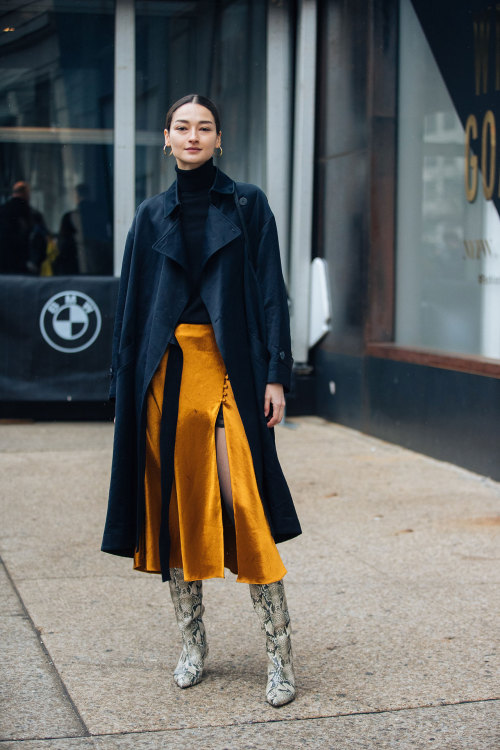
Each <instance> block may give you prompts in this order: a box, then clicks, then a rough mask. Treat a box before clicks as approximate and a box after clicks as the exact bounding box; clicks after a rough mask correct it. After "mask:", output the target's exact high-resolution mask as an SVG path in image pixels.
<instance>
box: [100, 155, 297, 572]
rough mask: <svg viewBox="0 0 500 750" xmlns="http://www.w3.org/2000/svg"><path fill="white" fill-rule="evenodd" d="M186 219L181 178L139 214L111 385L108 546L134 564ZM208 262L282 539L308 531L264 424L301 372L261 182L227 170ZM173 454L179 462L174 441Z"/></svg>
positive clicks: (237, 387) (123, 285)
mask: <svg viewBox="0 0 500 750" xmlns="http://www.w3.org/2000/svg"><path fill="white" fill-rule="evenodd" d="M236 202H238V205H237V203H236ZM179 214H180V203H179V195H178V191H177V182H174V183H173V184H172V185H171V186H170V188H169V189H168V190H167V191H166V192H165V193H161V194H160V195H156V196H154V197H153V198H150V199H148V200H146V201H144V203H142V204H141V205H140V206H139V208H138V209H137V212H136V215H135V218H134V221H133V223H132V226H131V229H130V231H129V234H128V237H127V243H126V247H125V253H124V259H123V267H122V274H121V280H120V290H119V294H118V304H117V311H116V317H115V330H114V336H113V358H112V368H111V388H110V397H111V398H115V399H116V422H115V434H114V446H113V461H112V468H111V483H110V491H109V500H108V513H107V518H106V524H105V529H104V536H103V541H102V550H103V551H104V552H110V553H112V554H117V555H123V556H127V557H132V556H133V555H134V550H135V549H136V546H137V544H138V541H139V537H140V534H141V531H142V524H143V519H144V471H145V439H146V397H147V390H148V386H149V384H150V382H151V379H152V377H153V375H154V373H155V371H156V369H157V368H158V365H159V363H160V361H161V359H162V357H163V355H164V354H165V351H166V350H167V347H168V345H169V343H172V342H173V341H175V339H174V331H175V328H176V325H177V323H178V321H179V319H180V316H181V314H182V312H183V310H184V308H185V306H186V303H187V301H188V299H189V295H190V292H191V289H190V283H189V277H188V273H187V261H186V254H185V252H184V246H183V239H182V232H181V223H180V215H179ZM245 235H246V239H247V242H245ZM247 243H248V244H247ZM202 264H203V270H202V274H201V282H200V295H201V298H202V300H203V302H204V303H205V306H206V308H207V310H208V313H209V315H210V319H211V322H212V326H213V330H214V335H215V339H216V341H217V345H218V348H219V350H220V352H221V355H222V358H223V360H224V363H225V366H226V370H227V373H228V376H229V380H230V382H231V386H232V389H233V392H234V395H235V399H236V403H237V406H238V410H239V413H240V416H241V419H242V422H243V426H244V429H245V433H246V436H247V440H248V443H249V446H250V450H251V454H252V459H253V464H254V470H255V476H256V479H257V485H258V487H259V492H260V496H261V500H262V503H263V507H264V511H265V513H266V516H267V519H268V521H269V525H270V528H271V533H272V535H273V538H274V540H275V541H276V542H281V541H285V540H287V539H291V538H293V537H295V536H298V535H299V534H300V533H301V529H300V524H299V521H298V518H297V515H296V512H295V508H294V505H293V501H292V498H291V496H290V492H289V489H288V486H287V484H286V481H285V478H284V476H283V472H282V470H281V467H280V464H279V461H278V456H277V453H276V448H275V443H274V431H273V430H272V429H269V428H268V427H267V425H266V420H265V417H264V391H265V386H266V383H282V384H283V386H284V388H285V391H287V390H288V389H289V386H290V375H291V368H292V356H291V349H290V326H289V316H288V305H287V295H286V290H285V285H284V282H283V275H282V271H281V263H280V255H279V247H278V237H277V232H276V224H275V220H274V216H273V214H272V212H271V209H270V208H269V204H268V202H267V199H266V196H265V195H264V193H263V192H262V191H261V190H260V189H259V188H258V187H256V186H255V185H250V184H246V183H235V182H234V181H233V180H231V179H230V178H229V177H228V176H227V175H225V174H224V173H223V172H221V171H220V170H217V172H216V176H215V180H214V183H213V185H212V188H211V191H210V207H209V211H208V217H207V223H206V230H205V243H204V247H203V257H202ZM172 440H175V429H174V432H173V434H172V435H171V437H170V441H172ZM161 447H162V449H163V446H162V445H161ZM168 452H169V454H170V459H168V460H170V461H171V462H173V446H170V450H169V451H168ZM161 460H162V462H163V461H164V456H163V453H162V457H161ZM165 461H167V459H166V458H165ZM162 472H163V466H162ZM172 473H173V472H172V471H171V472H170V475H171V476H172ZM169 489H171V487H170V488H169V487H166V488H164V487H163V481H162V504H165V505H166V506H167V507H168V502H169V498H170V494H169ZM162 518H163V519H165V518H166V519H167V520H166V524H167V525H168V513H164V512H163V511H162ZM163 525H164V521H163V520H162V532H161V534H160V547H161V545H162V544H163V545H164V546H165V545H166V546H167V547H168V544H169V537H168V529H164V528H163ZM193 543H196V540H193ZM160 552H161V550H160ZM164 552H165V551H164ZM161 556H162V557H163V559H164V560H165V559H167V560H168V557H166V558H165V554H163V555H161ZM164 567H165V568H167V567H168V565H165V566H164V565H163V564H162V573H163V579H164V580H167V579H168V570H163V568H164Z"/></svg>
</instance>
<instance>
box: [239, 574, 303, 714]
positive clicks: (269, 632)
mask: <svg viewBox="0 0 500 750" xmlns="http://www.w3.org/2000/svg"><path fill="white" fill-rule="evenodd" d="M250 596H251V597H252V603H253V606H254V609H255V611H256V613H257V616H258V618H259V620H260V624H261V627H262V630H263V631H264V633H265V635H266V650H267V656H268V658H269V664H268V668H267V687H266V697H267V701H268V703H270V704H271V706H283V705H285V703H290V701H293V699H294V698H295V675H294V672H293V659H292V643H291V640H290V635H291V630H290V615H289V614H288V606H287V602H286V596H285V587H284V584H283V581H276V583H264V584H256V583H251V584H250Z"/></svg>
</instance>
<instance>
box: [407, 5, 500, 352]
mask: <svg viewBox="0 0 500 750" xmlns="http://www.w3.org/2000/svg"><path fill="white" fill-rule="evenodd" d="M400 12H401V16H400V60H399V74H400V76H399V113H398V117H399V120H398V121H399V143H398V194H397V198H398V209H397V274H396V336H395V340H396V343H398V344H401V345H404V346H412V347H423V348H426V349H436V350H440V351H443V352H448V353H463V354H470V355H483V356H486V357H491V358H500V326H499V325H498V321H499V320H500V220H499V215H498V211H497V209H496V208H495V203H494V202H493V201H492V200H491V199H489V200H487V199H486V198H485V194H484V190H483V188H482V176H481V174H480V173H479V174H478V171H477V161H479V160H477V161H476V162H474V158H475V156H476V155H475V154H474V153H473V151H472V150H471V151H470V152H469V164H468V166H467V170H468V171H467V180H465V179H464V175H465V174H466V149H465V143H466V133H465V129H464V126H463V125H462V122H461V120H460V119H459V117H458V115H457V113H456V111H455V108H454V105H453V102H452V99H451V98H450V95H449V93H448V90H447V88H446V86H445V83H444V81H443V78H442V76H441V74H440V72H439V69H438V66H437V65H436V62H435V59H434V56H433V54H432V51H431V48H430V46H429V44H428V42H427V40H426V37H425V35H424V33H423V31H422V28H421V25H420V23H419V21H418V19H417V16H416V14H415V12H414V10H413V7H412V3H411V2H410V0H401V2H400ZM471 27H472V22H471ZM478 128H479V138H481V128H483V125H482V122H481V121H480V122H479V125H478ZM483 129H484V128H483ZM469 135H471V134H470V133H469ZM477 135H478V134H477V133H476V135H475V136H474V138H477ZM486 135H488V129H487V130H486ZM493 140H494V139H493V138H492V142H493ZM475 142H477V141H475ZM491 148H494V146H493V147H491V146H490V153H491ZM479 166H481V164H479ZM474 168H475V169H476V176H477V179H478V184H479V187H478V189H477V191H476V193H475V195H474V197H473V199H472V200H471V198H472V196H471V195H469V200H468V198H467V195H466V181H468V182H469V184H470V182H471V181H473V180H474V174H473V172H474ZM497 175H498V169H497ZM495 189H496V190H497V189H498V187H497V186H496V188H495ZM493 197H495V196H493Z"/></svg>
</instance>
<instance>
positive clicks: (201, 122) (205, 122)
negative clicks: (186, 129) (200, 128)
mask: <svg viewBox="0 0 500 750" xmlns="http://www.w3.org/2000/svg"><path fill="white" fill-rule="evenodd" d="M174 122H185V123H187V124H189V123H190V120H180V119H179V120H175V121H174ZM197 124H198V125H213V124H214V123H213V122H212V120H198V121H197Z"/></svg>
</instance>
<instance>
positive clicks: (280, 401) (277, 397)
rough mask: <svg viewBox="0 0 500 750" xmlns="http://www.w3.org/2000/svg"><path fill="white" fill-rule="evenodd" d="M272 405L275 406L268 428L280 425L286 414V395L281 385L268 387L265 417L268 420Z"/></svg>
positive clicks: (273, 384)
mask: <svg viewBox="0 0 500 750" xmlns="http://www.w3.org/2000/svg"><path fill="white" fill-rule="evenodd" d="M271 404H272V405H273V414H272V417H271V419H270V420H269V422H268V423H267V426H268V427H274V425H276V424H279V423H280V422H281V420H282V419H283V416H284V414H285V394H284V391H283V386H282V385H281V383H268V384H267V385H266V392H265V394H264V416H265V417H266V419H267V417H268V415H269V412H270V411H271Z"/></svg>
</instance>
